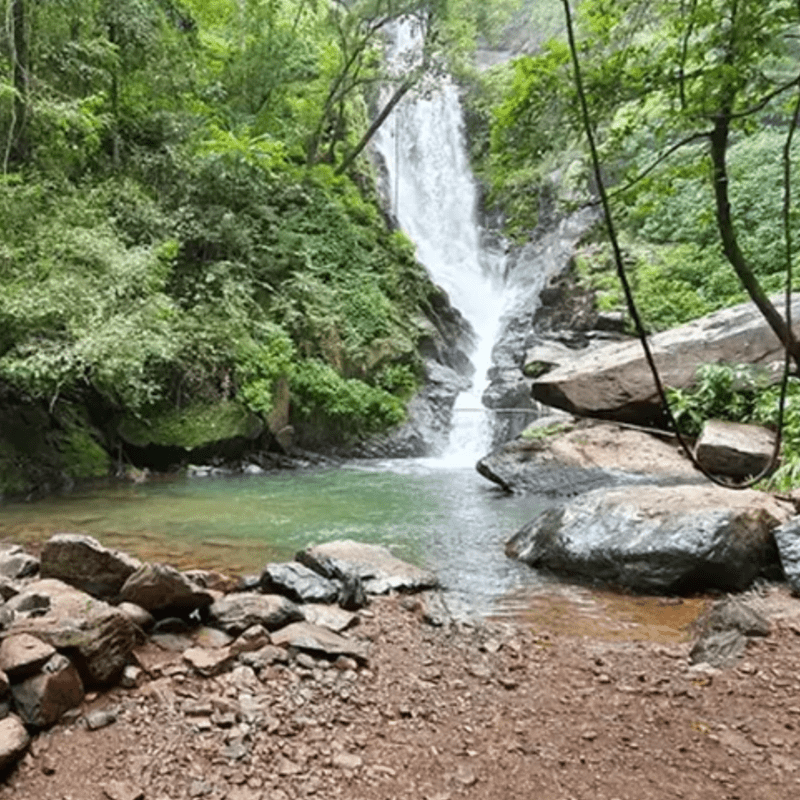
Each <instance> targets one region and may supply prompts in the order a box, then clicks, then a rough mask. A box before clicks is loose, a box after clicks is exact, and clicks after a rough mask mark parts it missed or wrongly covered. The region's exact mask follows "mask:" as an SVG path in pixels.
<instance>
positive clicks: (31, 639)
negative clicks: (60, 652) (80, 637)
mask: <svg viewBox="0 0 800 800" xmlns="http://www.w3.org/2000/svg"><path fill="white" fill-rule="evenodd" d="M55 652H56V651H55V648H54V647H53V646H52V645H49V644H46V643H45V642H43V641H42V640H41V639H37V638H36V637H35V636H31V635H30V634H29V633H20V634H17V635H14V636H6V638H5V639H3V641H2V642H0V670H2V671H3V672H5V674H6V675H7V676H8V679H9V680H10V681H21V680H24V679H25V678H27V677H29V676H30V675H33V674H34V673H35V672H38V671H39V669H40V667H42V666H43V665H44V664H46V663H47V662H48V661H49V660H50V658H51V657H52V656H53V655H54V654H55Z"/></svg>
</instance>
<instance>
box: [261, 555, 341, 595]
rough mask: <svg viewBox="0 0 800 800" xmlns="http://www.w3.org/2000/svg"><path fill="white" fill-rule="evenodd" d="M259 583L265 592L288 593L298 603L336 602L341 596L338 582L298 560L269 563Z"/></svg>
mask: <svg viewBox="0 0 800 800" xmlns="http://www.w3.org/2000/svg"><path fill="white" fill-rule="evenodd" d="M259 585H260V588H261V591H262V592H264V594H282V595H286V597H288V598H289V599H290V600H294V601H295V602H298V603H334V602H336V598H337V597H338V596H339V584H338V583H335V582H334V581H332V580H328V578H325V577H323V576H322V575H320V574H319V573H318V572H315V571H314V570H313V569H310V568H309V567H306V566H304V565H303V564H298V563H296V562H294V563H293V562H289V563H286V564H267V565H266V566H265V567H264V569H263V571H262V572H261V578H260V581H259Z"/></svg>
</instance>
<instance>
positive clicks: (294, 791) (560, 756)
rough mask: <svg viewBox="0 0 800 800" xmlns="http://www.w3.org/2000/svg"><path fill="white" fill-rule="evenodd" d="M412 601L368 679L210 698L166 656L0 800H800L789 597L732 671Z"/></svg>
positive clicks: (292, 675) (798, 622)
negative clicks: (426, 618)
mask: <svg viewBox="0 0 800 800" xmlns="http://www.w3.org/2000/svg"><path fill="white" fill-rule="evenodd" d="M415 602H416V601H414V600H413V599H408V598H406V599H403V598H389V599H385V600H380V601H376V602H375V603H373V604H372V606H371V608H370V611H369V612H368V616H367V617H366V618H365V619H363V621H362V623H361V625H360V626H359V628H357V629H356V631H355V632H354V633H353V635H358V636H359V637H363V638H366V639H369V640H371V641H372V656H371V660H370V663H369V665H368V666H367V667H366V668H361V669H359V670H358V671H353V670H347V669H345V670H340V669H337V668H335V667H331V666H329V665H328V664H327V663H326V664H324V665H322V664H320V663H316V664H315V663H312V662H311V661H310V660H309V659H308V658H307V657H301V659H300V662H299V663H293V664H291V665H289V666H280V665H279V666H273V667H270V668H267V669H266V670H265V671H264V672H263V673H262V674H261V676H260V678H257V677H255V675H254V673H252V672H251V671H250V670H249V669H245V668H242V667H239V668H236V669H235V670H234V671H233V672H229V673H226V674H224V675H222V676H218V677H216V678H209V679H201V678H198V677H195V676H194V675H192V674H190V673H189V672H188V671H187V670H186V669H185V668H184V667H183V666H182V665H181V657H180V654H179V653H172V652H170V651H163V652H162V653H161V656H160V658H159V660H160V661H161V662H162V666H161V667H160V668H159V669H154V670H153V674H152V676H151V677H150V679H148V680H147V681H145V682H143V683H142V684H141V685H139V686H138V687H137V688H135V689H115V690H113V691H111V692H110V693H108V694H104V695H101V696H98V697H96V698H93V699H91V700H90V701H87V703H86V704H85V707H84V708H83V709H81V711H82V712H83V713H84V714H85V713H88V712H89V711H91V710H93V709H98V708H110V709H112V710H114V711H115V712H116V715H117V720H116V722H114V723H113V724H111V725H109V726H107V727H103V728H100V729H98V730H94V731H90V730H88V729H87V728H86V726H85V718H84V717H83V716H80V717H78V719H76V720H73V721H72V722H69V723H63V724H59V725H58V726H56V727H55V728H54V729H53V730H51V731H49V732H47V733H45V734H43V735H42V736H40V737H39V738H38V739H37V740H36V742H35V744H34V747H33V748H32V751H31V753H30V754H29V755H28V756H26V757H25V759H24V761H23V762H22V764H21V765H20V767H19V768H18V769H17V770H16V771H15V772H14V773H12V774H11V775H10V776H8V777H7V778H6V783H5V786H3V787H2V788H0V798H2V800H11V798H13V799H14V800H45V798H47V799H48V800H49V799H50V798H54V799H55V800H104V799H105V798H111V799H112V800H132V799H133V798H135V797H144V798H146V800H167V798H173V799H174V798H191V797H199V798H210V800H223V798H224V799H226V800H294V798H304V797H312V798H319V799H320V800H328V799H329V798H340V797H341V798H347V799H348V800H393V799H394V798H396V799H397V800H401V799H402V800H406V799H407V798H414V800H456V799H457V798H475V799H476V800H477V798H486V800H490V799H491V800H505V799H506V798H507V799H509V800H510V799H511V798H520V800H522V799H523V798H524V800H533V799H534V798H535V799H536V800H570V799H572V800H614V798H617V799H618V800H661V799H662V798H684V799H685V800H694V799H695V798H697V800H700V798H702V799H703V800H712V799H713V800H777V798H792V797H798V796H800V675H799V674H798V669H797V667H798V664H800V617H799V616H798V613H800V609H798V606H800V601H796V600H793V599H792V598H790V597H789V595H788V593H787V592H786V591H785V590H771V591H770V592H768V593H766V594H765V595H764V594H762V595H761V596H760V597H756V598H755V602H756V605H757V607H759V608H760V610H762V611H763V612H765V613H767V614H768V616H769V617H770V619H771V622H772V634H771V635H770V636H769V637H767V638H766V639H762V640H753V641H752V642H751V644H750V645H749V647H748V650H747V652H746V656H745V658H744V660H743V661H741V662H740V663H739V665H738V666H737V667H734V668H732V669H729V670H725V671H714V670H702V669H697V668H692V667H690V665H689V663H688V660H687V653H688V650H689V643H688V642H678V643H675V642H673V643H668V644H664V643H658V642H651V641H625V640H621V639H619V638H618V637H616V638H613V637H612V638H606V637H605V636H604V627H603V626H602V625H601V624H598V625H597V626H596V628H595V629H593V630H592V629H590V630H582V631H580V632H579V631H577V630H572V631H570V630H568V629H566V628H565V629H563V630H562V632H558V633H556V632H553V631H550V632H549V633H548V631H547V630H545V629H544V628H545V625H544V622H543V619H544V617H546V616H547V615H546V613H545V609H539V612H536V613H534V614H533V615H532V616H531V617H530V618H529V619H526V620H524V621H522V622H519V623H517V624H516V625H514V626H511V625H507V624H504V623H492V622H490V623H487V624H485V625H479V626H476V627H469V626H461V627H458V628H454V629H450V630H446V629H436V628H431V627H429V626H427V625H425V624H424V623H421V622H420V620H419V615H418V609H417V608H416V606H415ZM540 612H541V613H540ZM676 613H677V612H676ZM589 627H591V626H589ZM323 667H324V668H323Z"/></svg>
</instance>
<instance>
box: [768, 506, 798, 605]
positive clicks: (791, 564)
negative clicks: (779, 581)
mask: <svg viewBox="0 0 800 800" xmlns="http://www.w3.org/2000/svg"><path fill="white" fill-rule="evenodd" d="M773 535H774V536H775V544H776V545H777V547H778V555H779V556H780V560H781V566H782V567H783V574H784V575H785V576H786V580H787V581H788V583H789V585H790V586H791V587H792V591H793V592H795V593H796V594H800V517H793V518H792V519H790V520H789V521H788V522H786V523H785V524H783V525H781V526H779V527H778V528H776V529H775V531H774V532H773Z"/></svg>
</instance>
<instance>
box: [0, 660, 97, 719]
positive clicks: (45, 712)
mask: <svg viewBox="0 0 800 800" xmlns="http://www.w3.org/2000/svg"><path fill="white" fill-rule="evenodd" d="M11 694H12V695H13V697H14V706H15V708H16V710H17V712H18V713H19V715H20V716H21V717H22V719H23V720H24V721H25V724H26V725H29V726H30V727H32V728H46V727H48V726H49V725H52V724H53V723H54V722H57V721H58V720H59V719H60V718H61V716H62V714H64V712H65V711H69V709H71V708H75V707H76V706H79V705H80V704H81V702H82V701H83V696H84V691H83V682H82V681H81V678H80V675H79V674H78V670H77V669H76V668H75V665H74V664H73V663H72V662H71V661H70V660H69V659H68V658H67V657H66V656H64V655H62V654H61V653H56V654H55V655H54V656H53V657H52V658H51V659H50V660H49V661H48V662H47V663H46V664H45V665H44V667H43V668H42V671H41V672H38V673H37V674H36V675H32V676H31V677H30V678H27V679H26V680H24V681H22V683H16V684H12V686H11Z"/></svg>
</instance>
